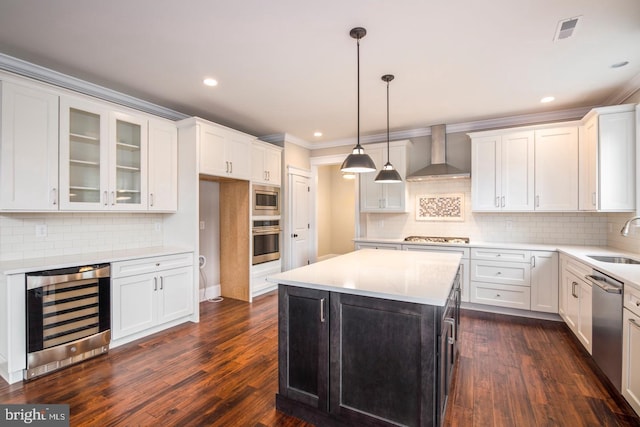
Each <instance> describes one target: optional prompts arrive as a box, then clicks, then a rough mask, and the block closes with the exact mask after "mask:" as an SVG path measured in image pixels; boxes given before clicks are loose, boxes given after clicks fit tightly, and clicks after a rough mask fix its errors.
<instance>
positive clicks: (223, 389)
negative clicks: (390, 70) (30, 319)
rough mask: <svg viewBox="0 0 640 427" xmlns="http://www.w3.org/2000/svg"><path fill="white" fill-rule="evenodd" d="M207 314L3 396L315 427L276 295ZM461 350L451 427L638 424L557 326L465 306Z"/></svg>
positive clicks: (74, 414) (100, 412)
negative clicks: (281, 387)
mask: <svg viewBox="0 0 640 427" xmlns="http://www.w3.org/2000/svg"><path fill="white" fill-rule="evenodd" d="M200 312H201V314H200V323H198V324H193V323H187V324H184V325H180V326H177V327H175V328H171V329H170V330H167V331H164V332H161V333H158V334H155V335H152V336H150V337H147V338H144V339H142V340H138V341H136V342H134V343H130V344H126V345H124V346H121V347H118V348H116V349H112V350H111V351H110V352H109V353H108V354H107V355H105V356H101V357H98V358H95V359H92V360H88V361H86V362H85V363H82V364H80V365H75V366H71V367H69V368H67V369H64V370H62V371H59V372H55V373H52V374H50V375H47V376H44V377H41V378H38V379H36V380H34V381H30V382H26V383H19V384H13V385H7V384H5V383H2V384H0V402H2V403H67V404H69V405H70V409H71V425H72V426H74V427H75V426H114V427H120V426H137V425H139V426H152V425H153V426H187V427H188V426H194V427H195V426H197V427H200V426H225V427H226V426H233V427H235V426H240V427H244V426H248V427H271V426H279V427H308V426H310V424H308V423H305V422H304V421H301V420H298V419H296V418H294V417H290V416H286V415H284V414H282V413H280V412H278V411H276V410H275V393H276V391H277V388H278V384H277V381H278V366H277V363H278V359H277V347H278V342H277V341H278V340H277V326H278V319H277V295H276V293H270V294H267V295H264V296H261V297H259V298H256V299H255V300H254V302H253V303H252V304H248V303H245V302H242V301H236V300H231V299H225V300H224V301H223V302H222V303H209V302H205V303H202V304H201V306H200ZM459 349H460V355H459V359H458V366H457V368H456V370H455V371H454V379H453V389H452V390H451V395H450V397H449V402H448V411H447V415H446V419H445V423H444V425H445V426H447V427H458V426H460V427H469V426H475V427H493V426H508V427H513V426H518V427H528V426H532V427H540V426H568V427H574V426H588V427H591V426H640V421H639V419H638V417H637V416H636V415H635V414H634V413H633V411H632V410H631V408H630V407H629V406H628V405H627V404H626V402H624V400H623V399H622V398H621V396H619V394H616V393H615V392H612V390H611V389H610V388H609V387H607V386H606V383H603V382H602V378H600V377H599V376H598V373H597V371H596V370H595V369H596V368H594V366H595V365H593V363H592V362H591V361H590V356H589V355H588V354H587V353H586V352H585V351H584V350H583V349H582V347H581V345H580V344H579V342H577V340H575V339H574V338H573V337H572V335H571V332H570V331H569V330H568V329H567V328H566V326H565V325H564V324H562V323H560V322H548V321H539V320H532V319H521V318H516V317H509V316H500V315H494V314H488V313H480V312H471V311H465V310H463V313H462V319H461V328H460V343H459ZM319 427H321V426H319Z"/></svg>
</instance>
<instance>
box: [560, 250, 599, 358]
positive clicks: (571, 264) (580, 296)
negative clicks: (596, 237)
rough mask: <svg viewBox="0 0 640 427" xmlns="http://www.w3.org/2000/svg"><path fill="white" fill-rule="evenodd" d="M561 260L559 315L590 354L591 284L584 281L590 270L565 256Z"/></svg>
mask: <svg viewBox="0 0 640 427" xmlns="http://www.w3.org/2000/svg"><path fill="white" fill-rule="evenodd" d="M561 259H562V261H561V264H562V272H561V274H560V277H561V286H560V307H559V313H560V316H561V317H562V318H563V319H564V321H565V323H566V324H567V326H569V329H571V331H572V332H573V333H574V334H575V335H576V337H577V338H578V340H579V341H580V342H581V343H582V345H583V346H584V347H585V348H586V349H587V351H588V352H589V354H591V337H592V329H593V328H592V323H593V322H592V319H591V316H592V303H591V284H590V283H589V282H588V281H586V280H584V276H585V275H587V274H591V268H590V267H589V266H587V265H585V264H582V263H581V262H579V261H576V260H574V259H572V258H570V257H567V256H565V255H563V256H562V257H561Z"/></svg>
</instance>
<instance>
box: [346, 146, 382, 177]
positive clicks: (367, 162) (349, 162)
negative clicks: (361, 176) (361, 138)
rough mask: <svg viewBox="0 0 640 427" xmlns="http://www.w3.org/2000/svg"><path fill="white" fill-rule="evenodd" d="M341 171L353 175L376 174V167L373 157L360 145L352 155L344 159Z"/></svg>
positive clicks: (354, 149)
mask: <svg viewBox="0 0 640 427" xmlns="http://www.w3.org/2000/svg"><path fill="white" fill-rule="evenodd" d="M340 170H341V171H342V172H353V173H366V172H375V170H376V165H375V163H373V160H372V159H371V157H369V155H368V154H366V153H365V152H364V148H362V146H361V145H360V144H358V145H356V146H355V147H354V148H353V151H352V152H351V154H349V155H348V156H347V158H346V159H344V162H342V167H341V168H340Z"/></svg>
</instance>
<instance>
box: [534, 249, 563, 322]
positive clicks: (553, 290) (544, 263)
mask: <svg viewBox="0 0 640 427" xmlns="http://www.w3.org/2000/svg"><path fill="white" fill-rule="evenodd" d="M558 294H559V292H558V253H557V252H552V251H531V310H533V311H542V312H546V313H557V312H558V296H559V295H558Z"/></svg>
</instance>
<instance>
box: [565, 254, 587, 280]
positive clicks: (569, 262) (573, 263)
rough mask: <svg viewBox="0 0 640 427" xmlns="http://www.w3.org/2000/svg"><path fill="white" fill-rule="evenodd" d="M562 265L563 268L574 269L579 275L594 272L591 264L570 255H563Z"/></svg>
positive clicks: (582, 275)
mask: <svg viewBox="0 0 640 427" xmlns="http://www.w3.org/2000/svg"><path fill="white" fill-rule="evenodd" d="M561 265H562V268H563V269H565V270H570V271H572V272H573V273H574V274H575V275H576V276H578V277H584V276H587V275H589V274H591V272H592V270H591V267H590V266H588V265H587V264H583V263H581V262H580V261H577V260H575V259H573V258H571V257H568V256H563V257H561Z"/></svg>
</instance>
